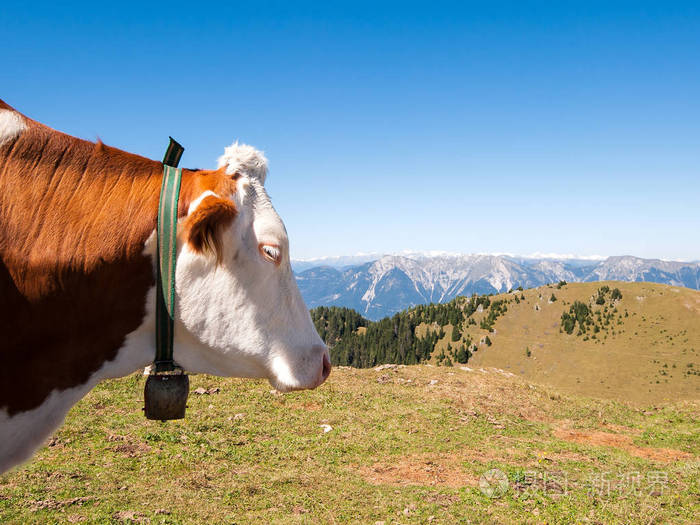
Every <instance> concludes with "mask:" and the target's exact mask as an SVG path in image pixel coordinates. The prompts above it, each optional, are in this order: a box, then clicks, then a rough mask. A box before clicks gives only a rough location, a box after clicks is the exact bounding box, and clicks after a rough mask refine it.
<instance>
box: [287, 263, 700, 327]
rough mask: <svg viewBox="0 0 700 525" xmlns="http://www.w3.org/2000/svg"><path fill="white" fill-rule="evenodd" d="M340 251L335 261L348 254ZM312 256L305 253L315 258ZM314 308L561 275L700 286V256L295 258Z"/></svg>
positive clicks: (373, 314)
mask: <svg viewBox="0 0 700 525" xmlns="http://www.w3.org/2000/svg"><path fill="white" fill-rule="evenodd" d="M343 259H344V258H334V259H331V260H330V261H328V262H340V261H342V262H345V261H347V260H348V259H345V261H344V260H343ZM310 262H311V261H303V263H310ZM293 267H294V268H295V272H296V277H297V282H298V283H299V288H300V290H301V293H302V296H303V297H304V300H305V301H306V304H307V305H308V306H309V308H314V307H316V306H331V305H335V306H347V307H349V308H354V309H355V310H357V311H358V312H360V313H362V314H363V315H365V316H366V317H367V318H369V319H380V318H382V317H384V316H386V315H392V314H393V313H395V312H398V311H401V310H404V309H406V308H409V307H411V306H414V305H416V304H423V303H430V302H438V303H443V302H447V301H450V300H451V299H453V298H454V297H456V296H458V295H471V294H472V293H477V294H487V293H499V292H506V291H508V290H509V289H511V288H517V287H518V286H522V287H523V288H532V287H535V286H541V285H543V284H547V283H552V282H558V281H562V280H564V281H569V282H575V281H601V280H619V281H650V282H657V283H664V284H671V285H674V286H685V287H688V288H694V289H700V263H697V262H693V263H686V262H669V261H661V260H658V259H640V258H638V257H632V256H621V257H608V258H607V259H603V260H600V259H599V258H587V259H584V258H568V257H567V258H562V259H551V258H534V257H516V256H511V255H455V254H441V255H431V254H422V253H407V254H406V255H384V256H382V257H379V258H378V259H376V260H372V261H368V262H364V263H363V264H356V265H352V266H347V265H340V264H337V265H336V267H333V266H331V265H317V266H315V267H311V268H308V266H306V265H305V264H302V265H300V264H299V263H298V262H296V261H295V262H294V263H293Z"/></svg>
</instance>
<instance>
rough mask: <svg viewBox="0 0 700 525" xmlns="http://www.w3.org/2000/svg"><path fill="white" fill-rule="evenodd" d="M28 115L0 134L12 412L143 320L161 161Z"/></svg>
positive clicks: (0, 279) (0, 313)
mask: <svg viewBox="0 0 700 525" xmlns="http://www.w3.org/2000/svg"><path fill="white" fill-rule="evenodd" d="M8 108H9V106H6V105H5V104H3V103H2V102H1V101H0V112H2V111H10V110H11V108H9V109H8ZM22 118H23V119H24V120H23V121H24V122H25V124H26V128H25V129H23V130H22V131H21V132H20V133H19V134H17V136H16V137H14V138H12V139H11V140H9V141H5V143H2V141H1V140H0V144H1V145H0V333H2V338H1V340H0V341H1V342H0V410H3V409H4V410H5V411H6V412H7V413H8V414H9V415H10V416H12V415H13V414H15V413H18V412H23V411H27V410H31V409H34V408H36V407H37V406H39V405H40V404H41V403H42V402H43V401H44V400H45V399H46V398H47V397H48V396H49V394H50V393H51V392H52V391H53V390H59V391H60V390H65V389H68V388H71V387H73V386H76V385H80V384H83V383H85V382H86V381H87V380H88V378H89V377H90V375H91V374H92V373H94V372H95V371H96V370H97V369H99V368H100V366H101V365H102V364H103V363H104V362H105V361H108V360H110V359H112V358H113V357H114V356H115V355H116V352H117V350H118V349H119V348H120V347H121V346H122V344H123V342H124V338H125V337H126V335H127V334H128V333H130V332H132V331H133V330H135V329H136V328H137V327H138V326H139V324H140V323H141V322H142V320H143V317H144V315H145V301H146V295H147V292H148V290H149V288H150V287H151V286H152V285H153V272H152V262H151V258H150V257H147V256H145V255H144V254H143V247H144V242H145V240H146V239H147V237H148V236H149V235H150V233H151V232H152V231H153V230H154V228H155V222H156V217H155V214H156V209H157V200H158V192H159V188H160V180H161V179H160V170H161V169H162V167H161V164H159V163H157V162H154V161H151V160H148V159H145V158H142V157H138V156H136V155H131V154H128V153H125V152H122V151H119V150H116V149H114V148H110V147H108V146H105V145H104V144H102V143H99V142H98V143H97V144H95V143H91V142H88V141H84V140H79V139H76V138H73V137H70V136H68V135H65V134H63V133H59V132H57V131H55V130H52V129H50V128H48V127H46V126H44V125H42V124H39V123H37V122H34V121H32V120H30V119H27V118H25V117H22Z"/></svg>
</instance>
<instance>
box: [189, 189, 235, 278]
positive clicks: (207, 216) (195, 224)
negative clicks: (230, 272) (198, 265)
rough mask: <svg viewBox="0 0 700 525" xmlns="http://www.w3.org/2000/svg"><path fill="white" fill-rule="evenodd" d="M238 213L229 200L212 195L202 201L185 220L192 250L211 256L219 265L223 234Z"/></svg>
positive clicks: (221, 254)
mask: <svg viewBox="0 0 700 525" xmlns="http://www.w3.org/2000/svg"><path fill="white" fill-rule="evenodd" d="M237 213H238V211H237V210H236V206H235V205H234V204H233V202H231V201H230V200H227V199H222V198H221V197H217V196H214V195H210V196H208V197H205V198H204V199H202V201H201V202H200V203H199V204H198V205H197V207H196V208H195V209H194V210H193V211H192V212H191V213H190V214H189V215H188V216H187V219H185V225H184V226H185V235H186V238H187V243H188V244H189V245H190V247H191V248H192V250H194V251H195V252H198V253H202V254H211V255H213V256H214V257H216V262H217V264H219V263H220V262H221V259H222V257H223V247H222V242H221V233H222V231H223V229H224V228H225V227H226V226H228V225H229V224H231V222H232V221H233V219H234V218H235V217H236V214H237Z"/></svg>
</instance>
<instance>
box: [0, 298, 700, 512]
mask: <svg viewBox="0 0 700 525" xmlns="http://www.w3.org/2000/svg"><path fill="white" fill-rule="evenodd" d="M623 293H624V292H623ZM526 295H527V294H526ZM561 295H562V299H563V298H564V295H565V292H563V293H562V294H561ZM650 295H651V294H650V293H649V294H648V297H649V296H650ZM649 300H650V301H651V300H652V298H651V297H650V298H649ZM531 306H532V304H530V307H531ZM544 311H545V312H546V310H544ZM552 324H554V323H553V322H552ZM641 326H645V325H641ZM505 330H506V329H505V328H501V329H499V331H498V333H497V334H496V336H495V338H494V340H495V342H494V345H493V349H494V351H496V350H497V348H498V345H499V343H498V337H500V335H501V334H504V335H505ZM552 331H553V332H556V330H555V329H554V327H552ZM674 339H675V336H674ZM545 348H546V347H545ZM586 348H587V347H586ZM536 351H540V350H536ZM479 352H481V350H479ZM484 354H485V352H484ZM192 383H193V384H192V389H193V390H194V389H197V388H200V387H201V388H203V389H212V388H214V387H218V388H219V391H218V392H216V391H212V392H216V393H211V394H203V395H198V394H192V397H191V399H190V401H189V410H188V416H187V419H185V420H183V421H174V422H169V423H160V422H153V421H147V420H145V419H144V417H143V415H142V413H141V406H142V400H141V392H142V389H143V384H144V379H143V378H142V377H141V376H139V375H134V376H131V377H128V378H125V379H122V380H117V381H109V382H105V383H103V384H101V385H100V386H99V387H98V388H97V389H95V390H94V391H93V392H92V393H91V394H90V395H89V396H87V397H86V398H85V399H84V400H83V401H81V402H80V403H79V404H78V405H77V406H76V407H75V408H74V409H73V410H72V411H71V412H70V414H69V416H68V420H67V423H66V425H65V426H64V427H63V428H62V429H61V430H60V431H58V433H57V434H56V436H55V437H54V438H53V439H52V440H51V441H50V442H49V443H48V444H47V446H45V447H44V448H43V449H42V450H41V451H40V453H39V454H38V457H37V458H35V460H34V461H32V462H31V463H29V464H28V465H25V466H23V467H21V468H19V469H18V470H16V471H14V472H12V473H9V474H5V475H4V476H0V522H2V523H17V524H22V525H24V524H28V523H42V524H43V523H79V522H86V523H133V522H136V523H153V524H155V523H193V524H197V523H324V524H325V523H369V524H375V523H385V524H390V523H403V524H411V523H416V524H417V523H421V524H422V523H441V524H442V523H444V524H454V523H507V524H512V523H533V524H534V523H567V524H568V523H606V524H608V523H645V524H648V523H693V522H695V520H696V518H697V516H698V514H699V513H700V505H699V504H698V502H699V501H700V500H699V498H698V495H699V494H700V486H699V485H698V483H699V481H698V480H699V479H700V466H699V465H700V464H699V463H698V458H699V454H700V428H699V423H698V421H699V420H700V405H699V404H698V403H697V402H686V403H677V404H667V403H659V404H656V405H654V406H647V407H644V408H642V409H636V408H631V407H630V406H629V405H626V404H621V403H618V402H614V401H605V400H595V399H591V398H586V397H580V396H577V395H567V394H561V393H560V392H559V391H557V390H555V389H552V388H549V387H543V386H539V385H536V384H532V383H530V382H528V381H525V380H523V379H521V378H519V377H516V376H512V375H510V374H508V373H505V372H499V371H497V370H494V369H490V368H489V369H484V370H483V371H482V370H477V369H474V370H473V371H467V370H463V369H460V368H459V367H454V368H447V367H434V366H430V365H416V366H408V367H394V368H392V367H389V368H384V369H381V370H374V369H364V370H361V369H349V368H343V369H336V370H335V371H334V372H333V374H332V375H331V377H330V379H329V381H328V382H327V383H326V384H325V385H323V386H322V387H321V388H320V389H318V390H315V391H311V392H297V393H292V394H285V395H279V394H277V393H275V392H271V391H270V387H269V385H268V384H267V383H266V382H262V381H244V380H235V379H220V378H212V377H208V376H195V377H193V378H192ZM210 391H211V390H210ZM324 425H328V426H324ZM326 430H327V431H326ZM491 469H498V470H499V471H501V472H502V473H503V475H504V476H505V478H506V479H505V481H506V484H505V485H504V486H503V487H504V489H505V491H504V493H502V494H501V493H500V492H499V491H498V490H496V491H494V490H493V489H494V487H497V488H498V487H501V485H493V484H492V485H488V484H487V485H484V488H485V491H484V492H482V490H481V488H480V480H481V479H482V476H483V475H484V474H485V473H486V472H487V471H489V470H491ZM489 479H498V478H496V477H489V478H484V480H485V481H488V480H489ZM489 495H490V496H496V497H490V496H489Z"/></svg>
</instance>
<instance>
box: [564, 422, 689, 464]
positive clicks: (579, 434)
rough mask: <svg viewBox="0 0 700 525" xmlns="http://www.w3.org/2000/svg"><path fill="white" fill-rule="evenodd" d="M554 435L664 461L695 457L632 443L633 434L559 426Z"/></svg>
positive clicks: (679, 451)
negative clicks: (570, 428)
mask: <svg viewBox="0 0 700 525" xmlns="http://www.w3.org/2000/svg"><path fill="white" fill-rule="evenodd" d="M554 435H555V436H556V437H558V438H559V439H563V440H565V441H572V442H574V443H580V444H582V445H594V446H599V447H613V448H618V449H621V450H624V451H625V452H627V453H629V454H631V455H633V456H637V457H640V458H646V459H651V460H652V461H660V462H663V463H669V462H671V461H677V460H679V459H692V458H693V455H692V454H689V453H687V452H683V451H681V450H676V449H672V448H652V447H639V446H637V445H635V444H633V443H632V437H631V436H628V435H625V434H612V433H610V432H601V431H599V430H569V429H565V428H557V429H555V431H554Z"/></svg>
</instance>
